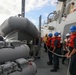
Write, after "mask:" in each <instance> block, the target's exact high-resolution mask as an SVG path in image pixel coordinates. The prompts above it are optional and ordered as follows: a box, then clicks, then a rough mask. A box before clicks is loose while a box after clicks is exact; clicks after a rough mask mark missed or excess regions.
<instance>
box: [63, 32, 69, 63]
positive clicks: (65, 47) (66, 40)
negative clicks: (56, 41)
mask: <svg viewBox="0 0 76 75" xmlns="http://www.w3.org/2000/svg"><path fill="white" fill-rule="evenodd" d="M69 40H70V34H69V33H67V34H66V38H65V39H64V42H63V55H65V54H66V53H68V51H69V50H68V47H69ZM65 59H66V57H63V58H62V64H64V61H65Z"/></svg>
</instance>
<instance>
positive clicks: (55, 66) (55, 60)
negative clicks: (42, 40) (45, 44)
mask: <svg viewBox="0 0 76 75" xmlns="http://www.w3.org/2000/svg"><path fill="white" fill-rule="evenodd" d="M58 35H59V33H58V32H55V33H54V37H53V40H52V47H53V51H52V53H57V54H60V39H59V38H58ZM58 69H59V57H58V56H56V55H55V54H54V56H53V69H52V70H51V72H57V70H58Z"/></svg>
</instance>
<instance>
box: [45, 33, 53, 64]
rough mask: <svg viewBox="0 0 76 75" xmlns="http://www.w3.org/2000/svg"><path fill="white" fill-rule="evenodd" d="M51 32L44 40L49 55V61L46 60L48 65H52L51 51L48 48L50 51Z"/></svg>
mask: <svg viewBox="0 0 76 75" xmlns="http://www.w3.org/2000/svg"><path fill="white" fill-rule="evenodd" d="M52 36H53V35H52V33H49V35H48V40H47V42H46V45H47V47H48V50H47V51H48V57H49V62H47V64H48V65H52V53H51V52H50V50H51V51H52V47H51V42H52Z"/></svg>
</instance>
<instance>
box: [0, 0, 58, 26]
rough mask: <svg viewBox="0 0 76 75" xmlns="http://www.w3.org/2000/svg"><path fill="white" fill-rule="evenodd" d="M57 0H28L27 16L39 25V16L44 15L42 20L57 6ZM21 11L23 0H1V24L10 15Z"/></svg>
mask: <svg viewBox="0 0 76 75" xmlns="http://www.w3.org/2000/svg"><path fill="white" fill-rule="evenodd" d="M56 1H57V0H26V6H25V12H26V14H25V17H27V18H28V19H30V20H31V21H32V22H33V23H34V24H35V25H36V26H38V18H39V16H40V15H42V21H44V20H46V17H47V15H48V14H49V13H50V12H52V11H54V10H55V8H56V5H55V2H56ZM19 13H21V0H0V25H1V24H2V23H3V21H4V20H5V19H7V18H9V17H10V16H15V15H17V14H19Z"/></svg>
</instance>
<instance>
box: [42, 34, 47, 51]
mask: <svg viewBox="0 0 76 75" xmlns="http://www.w3.org/2000/svg"><path fill="white" fill-rule="evenodd" d="M47 39H48V35H47V34H46V35H45V36H44V38H43V41H44V48H45V52H47V47H46V41H47Z"/></svg>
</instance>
